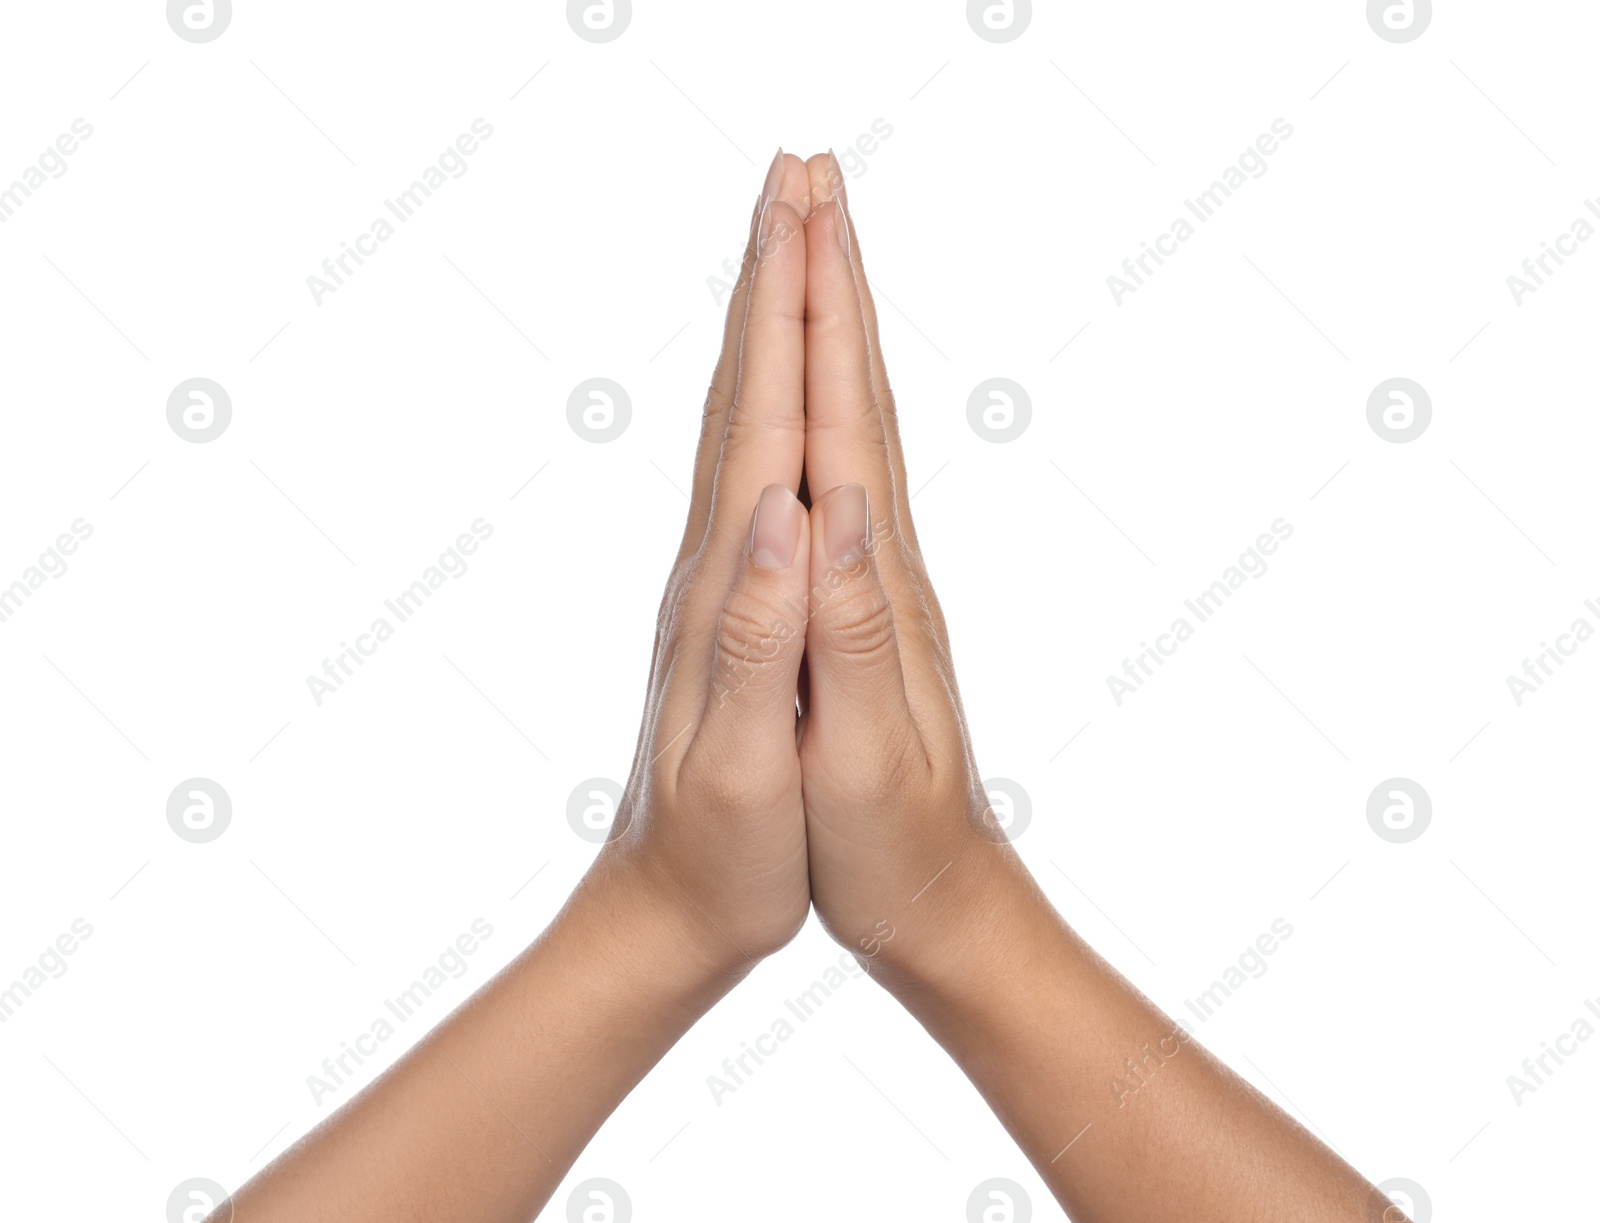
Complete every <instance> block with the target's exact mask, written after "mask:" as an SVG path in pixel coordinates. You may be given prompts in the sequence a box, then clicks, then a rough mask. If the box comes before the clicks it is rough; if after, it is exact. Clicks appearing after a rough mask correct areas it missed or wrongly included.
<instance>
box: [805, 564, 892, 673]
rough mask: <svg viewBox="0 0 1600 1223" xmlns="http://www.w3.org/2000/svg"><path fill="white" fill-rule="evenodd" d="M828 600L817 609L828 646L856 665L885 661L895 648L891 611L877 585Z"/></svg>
mask: <svg viewBox="0 0 1600 1223" xmlns="http://www.w3.org/2000/svg"><path fill="white" fill-rule="evenodd" d="M864 585H865V584H864V583H862V584H861V585H858V587H857V589H855V590H854V591H852V592H848V593H841V594H840V595H839V596H837V597H835V598H833V599H830V600H828V601H827V602H826V603H825V604H824V605H823V606H822V607H821V609H820V610H819V617H820V619H821V620H822V623H823V627H824V629H825V630H826V632H827V636H828V644H829V646H830V647H831V648H832V649H833V650H834V651H835V652H836V653H839V654H844V655H847V656H849V657H851V658H854V659H855V660H857V661H858V662H870V661H876V660H878V659H880V658H886V657H888V656H889V655H891V654H892V653H893V652H894V649H895V631H894V609H893V608H892V607H890V606H889V600H888V597H887V596H886V595H885V594H884V593H883V590H882V588H881V587H878V586H877V584H876V583H873V584H872V587H871V588H870V589H863V588H862V587H863V586H864Z"/></svg>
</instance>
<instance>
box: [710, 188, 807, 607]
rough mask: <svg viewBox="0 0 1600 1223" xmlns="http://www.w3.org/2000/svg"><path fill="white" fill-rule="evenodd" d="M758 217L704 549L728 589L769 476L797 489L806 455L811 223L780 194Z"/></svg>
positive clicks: (713, 577)
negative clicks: (754, 507) (736, 367)
mask: <svg viewBox="0 0 1600 1223" xmlns="http://www.w3.org/2000/svg"><path fill="white" fill-rule="evenodd" d="M756 224H757V230H758V234H759V239H758V242H759V245H758V250H757V255H756V260H755V267H754V270H753V271H752V273H751V284H750V296H749V301H748V303H747V305H746V308H745V323H744V334H743V336H742V337H741V340H740V346H739V370H738V378H737V382H736V384H735V387H734V392H733V402H732V404H730V406H729V408H728V414H727V425H726V428H725V429H724V431H723V436H722V449H721V452H720V453H719V455H718V456H717V463H716V468H715V471H714V473H713V476H712V483H711V509H710V513H711V521H710V525H709V528H708V530H707V532H706V536H705V540H704V543H703V546H702V549H701V554H700V555H701V560H700V567H701V568H702V569H703V570H704V572H705V574H706V577H707V580H708V581H709V582H710V583H711V584H712V586H714V587H715V586H720V587H722V588H724V589H725V588H726V586H727V585H728V584H730V583H731V582H732V581H733V579H734V576H735V574H736V573H737V572H738V568H739V565H740V564H741V563H742V558H743V552H744V548H745V543H746V538H745V533H746V531H747V529H748V526H749V515H750V506H751V505H752V504H753V503H754V502H755V499H756V497H757V496H758V495H759V493H760V492H761V490H762V489H763V488H765V487H766V486H767V485H768V484H782V485H784V486H785V487H787V488H788V489H789V491H790V492H791V493H792V492H794V491H795V490H796V489H798V488H799V486H800V469H801V465H802V463H803V462H804V460H805V280H806V253H805V223H804V222H803V221H802V220H801V218H800V214H799V213H798V212H797V211H796V210H795V209H794V207H792V206H791V205H790V204H788V203H787V202H785V201H784V200H781V199H774V200H772V201H770V202H769V203H768V204H767V206H766V208H765V209H764V211H763V215H762V218H761V219H760V220H759V221H758V222H757V223H756ZM719 601H720V600H719Z"/></svg>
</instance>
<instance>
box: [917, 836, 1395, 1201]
mask: <svg viewBox="0 0 1600 1223" xmlns="http://www.w3.org/2000/svg"><path fill="white" fill-rule="evenodd" d="M1008 853H1009V851H1008V850H1001V851H999V853H998V854H997V855H996V857H997V858H1003V857H1004V856H1006V855H1007V854H1008ZM1001 873H1002V874H1003V875H1004V876H1005V878H1003V879H1001V880H999V886H998V887H996V888H995V889H994V892H993V894H991V895H988V896H983V897H981V898H980V897H977V896H973V897H970V898H969V899H968V901H967V904H968V905H969V909H968V912H969V917H968V919H967V920H966V921H965V922H964V923H963V924H964V925H965V926H966V931H965V934H964V937H963V940H962V942H961V944H960V945H959V946H957V947H952V950H951V951H950V953H949V954H947V955H944V956H941V957H937V958H930V959H929V960H928V961H927V962H926V964H925V966H923V967H920V968H918V969H917V970H915V971H905V972H901V973H898V974H894V975H893V976H892V977H891V978H890V979H889V980H887V981H886V984H888V985H889V986H890V988H891V989H892V990H893V992H894V993H895V994H896V995H897V996H898V997H899V998H900V999H901V1001H902V1002H903V1003H904V1004H905V1005H906V1006H907V1007H908V1008H909V1009H910V1010H911V1011H912V1013H913V1014H915V1015H916V1016H917V1018H918V1019H919V1020H920V1021H921V1022H922V1023H923V1025H924V1026H925V1027H926V1028H927V1029H928V1031H929V1032H930V1033H931V1034H932V1035H933V1036H934V1038H935V1039H936V1040H938V1041H939V1042H940V1044H942V1045H943V1046H944V1047H945V1048H946V1049H947V1050H948V1051H949V1052H950V1054H951V1056H952V1057H954V1058H955V1060H956V1061H957V1063H958V1064H960V1066H961V1067H962V1069H963V1070H964V1071H965V1072H966V1074H967V1075H968V1077H969V1078H971V1080H972V1081H973V1083H974V1085H975V1086H977V1088H978V1090H979V1091H980V1092H981V1093H982V1094H983V1096H984V1098H985V1099H986V1100H988V1102H989V1104H990V1106H991V1107H992V1108H993V1109H994V1111H995V1113H996V1115H997V1116H998V1117H999V1118H1000V1120H1001V1122H1002V1123H1003V1124H1004V1125H1005V1126H1006V1128H1007V1129H1008V1130H1009V1131H1010V1133H1011V1134H1012V1136H1013V1137H1014V1138H1015V1139H1016V1141H1017V1143H1018V1145H1019V1146H1020V1147H1021V1148H1022V1150H1023V1151H1024V1152H1025V1153H1026V1154H1027V1156H1028V1158H1029V1159H1030V1160H1031V1161H1032V1162H1033V1164H1034V1166H1035V1167H1036V1168H1037V1169H1038V1170H1039V1173H1040V1175H1041V1176H1042V1177H1043V1178H1044V1179H1045V1181H1046V1182H1047V1183H1048V1184H1049V1185H1050V1187H1051V1189H1052V1191H1053V1192H1054V1193H1055V1194H1056V1196H1057V1197H1058V1198H1059V1199H1060V1201H1061V1202H1062V1204H1063V1206H1064V1207H1065V1208H1066V1209H1067V1210H1068V1212H1069V1213H1070V1214H1071V1215H1072V1217H1073V1218H1074V1219H1075V1220H1078V1221H1079V1223H1146V1221H1149V1223H1155V1221H1157V1220H1160V1221H1162V1223H1165V1221H1166V1220H1170V1219H1173V1218H1180V1217H1181V1218H1187V1219H1196V1220H1209V1219H1219V1220H1220V1219H1224V1218H1225V1219H1228V1220H1230V1221H1240V1220H1254V1219H1260V1220H1268V1219H1271V1220H1278V1219H1296V1220H1316V1221H1322V1220H1330V1221H1331V1220H1340V1221H1344V1223H1353V1221H1356V1220H1360V1221H1362V1223H1368V1221H1370V1223H1377V1221H1378V1220H1382V1219H1385V1214H1384V1212H1385V1210H1386V1208H1388V1206H1389V1203H1388V1200H1387V1199H1382V1198H1378V1197H1376V1196H1375V1191H1374V1190H1373V1189H1372V1188H1371V1186H1370V1185H1369V1184H1368V1183H1367V1182H1366V1181H1365V1180H1364V1179H1363V1178H1362V1177H1361V1176H1360V1175H1359V1174H1358V1173H1356V1172H1355V1171H1354V1169H1352V1168H1350V1167H1349V1166H1348V1165H1347V1164H1345V1163H1344V1161H1343V1160H1341V1159H1339V1158H1338V1157H1337V1156H1336V1155H1335V1154H1334V1153H1333V1152H1331V1151H1330V1150H1328V1148H1327V1147H1325V1146H1324V1145H1322V1144H1321V1143H1320V1142H1318V1141H1317V1140H1316V1139H1314V1138H1313V1137H1312V1136H1311V1135H1310V1134H1309V1133H1307V1132H1306V1131H1305V1130H1304V1129H1302V1128H1301V1127H1300V1126H1299V1125H1297V1124H1296V1123H1295V1122H1294V1121H1293V1120H1291V1119H1290V1118H1289V1117H1288V1116H1287V1115H1286V1114H1284V1113H1283V1112H1282V1111H1281V1110H1280V1109H1278V1108H1277V1107H1276V1106H1275V1105H1273V1104H1272V1103H1271V1102H1270V1101H1268V1100H1267V1099H1265V1098H1264V1097H1263V1096H1262V1095H1261V1094H1260V1093H1259V1092H1257V1091H1255V1090H1254V1089H1253V1088H1252V1087H1250V1086H1249V1084H1247V1083H1245V1082H1244V1081H1243V1080H1242V1079H1240V1078H1239V1077H1238V1076H1237V1075H1235V1074H1234V1073H1233V1072H1232V1071H1230V1070H1229V1069H1228V1068H1227V1067H1226V1066H1224V1065H1223V1064H1222V1063H1220V1062H1219V1061H1217V1060H1216V1059H1215V1058H1214V1057H1212V1056H1211V1055H1210V1054H1208V1053H1207V1052H1205V1050H1203V1049H1202V1048H1200V1046H1199V1045H1198V1044H1197V1043H1195V1042H1194V1041H1193V1040H1192V1039H1191V1038H1190V1037H1189V1036H1188V1035H1187V1033H1185V1032H1184V1031H1183V1030H1182V1029H1180V1028H1179V1027H1178V1026H1177V1025H1176V1024H1175V1023H1174V1022H1173V1021H1172V1020H1171V1019H1169V1018H1168V1017H1167V1016H1165V1015H1163V1014H1162V1013H1161V1011H1160V1010H1159V1009H1158V1008H1156V1007H1155V1006H1154V1005H1153V1004H1152V1003H1151V1002H1150V1001H1149V1000H1148V999H1146V998H1145V997H1144V996H1143V995H1141V994H1140V993H1139V992H1138V991H1137V990H1136V989H1134V988H1133V986H1131V985H1130V984H1129V983H1128V982H1127V981H1126V980H1124V979H1123V978H1122V977H1121V976H1120V975H1119V974H1118V973H1117V972H1116V971H1115V970H1114V969H1113V968H1111V967H1110V965H1108V964H1106V963H1105V961H1103V960H1102V959H1100V957H1099V956H1097V955H1096V954H1095V953H1094V952H1093V951H1092V950H1091V949H1090V948H1089V947H1088V946H1087V945H1086V944H1084V943H1083V941H1082V940H1081V939H1079V938H1078V937H1077V935H1076V934H1074V933H1073V932H1072V931H1071V930H1070V929H1069V928H1068V927H1067V926H1066V924H1065V923H1064V922H1063V921H1062V920H1061V918H1060V917H1059V916H1058V915H1057V914H1056V913H1055V911H1054V910H1053V909H1052V908H1051V907H1050V905H1049V904H1048V902H1047V901H1046V900H1045V899H1044V897H1043V895H1042V894H1041V893H1040V892H1039V891H1038V889H1037V887H1036V886H1035V885H1034V884H1033V882H1032V880H1031V879H1026V878H1023V879H1019V878H1018V877H1017V875H1016V872H1015V869H1014V867H1012V866H1010V865H1009V864H1008V865H1007V866H1006V867H1005V869H1003V870H1002V871H1001ZM1398 1217H1399V1212H1398V1211H1395V1212H1394V1214H1393V1215H1392V1216H1389V1218H1390V1219H1394V1218H1398Z"/></svg>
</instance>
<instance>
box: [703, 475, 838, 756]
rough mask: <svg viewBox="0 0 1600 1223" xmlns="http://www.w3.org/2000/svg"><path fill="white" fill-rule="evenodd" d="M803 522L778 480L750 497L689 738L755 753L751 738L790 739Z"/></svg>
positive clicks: (805, 537)
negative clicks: (735, 572)
mask: <svg viewBox="0 0 1600 1223" xmlns="http://www.w3.org/2000/svg"><path fill="white" fill-rule="evenodd" d="M809 537H810V523H809V522H808V521H807V519H806V512H805V507H804V506H802V505H801V504H800V502H799V501H797V500H795V495H794V494H793V493H792V492H790V491H789V489H788V488H787V487H786V486H784V485H782V484H769V485H767V487H766V488H765V489H763V490H762V492H761V496H760V498H759V499H758V500H757V502H756V510H755V516H754V518H753V519H752V521H751V523H750V541H749V544H748V545H747V547H746V548H745V555H744V559H743V562H742V564H741V566H740V571H739V576H738V579H737V580H736V581H735V583H734V588H733V591H732V592H731V593H730V594H729V595H728V599H727V602H726V603H724V604H723V607H722V616H721V618H720V619H719V620H718V622H717V638H716V653H715V657H714V658H713V660H712V668H711V691H710V692H709V693H708V694H707V697H706V710H705V715H704V717H703V718H702V719H701V723H700V730H699V731H698V732H697V734H696V736H695V737H696V740H697V741H700V740H705V741H706V742H707V743H708V744H710V745H711V746H712V749H713V750H716V749H717V748H718V747H719V746H726V747H727V748H728V749H729V750H730V751H731V752H733V753H734V754H735V755H739V756H745V757H749V756H751V755H752V754H754V755H755V756H756V757H757V758H758V759H759V758H760V753H759V751H756V752H753V751H752V748H753V747H754V745H757V744H761V743H777V744H784V745H787V746H788V748H789V750H790V751H791V752H792V750H793V743H794V721H795V690H796V685H797V683H798V680H799V673H800V656H801V654H802V653H803V652H804V650H805V614H806V574H807V557H808V556H809V554H810V547H809Z"/></svg>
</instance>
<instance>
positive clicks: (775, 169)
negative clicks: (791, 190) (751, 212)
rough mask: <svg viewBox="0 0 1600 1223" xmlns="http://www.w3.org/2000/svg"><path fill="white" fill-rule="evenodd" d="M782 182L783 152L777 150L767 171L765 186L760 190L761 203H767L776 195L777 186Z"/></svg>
mask: <svg viewBox="0 0 1600 1223" xmlns="http://www.w3.org/2000/svg"><path fill="white" fill-rule="evenodd" d="M782 182H783V150H782V149H779V150H778V155H777V156H776V157H774V158H773V159H772V168H771V169H770V170H768V171H767V183H766V186H764V187H762V188H761V202H762V203H763V204H766V203H768V202H769V201H771V200H772V199H773V198H774V197H776V196H777V194H778V186H779V184H780V183H782Z"/></svg>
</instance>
